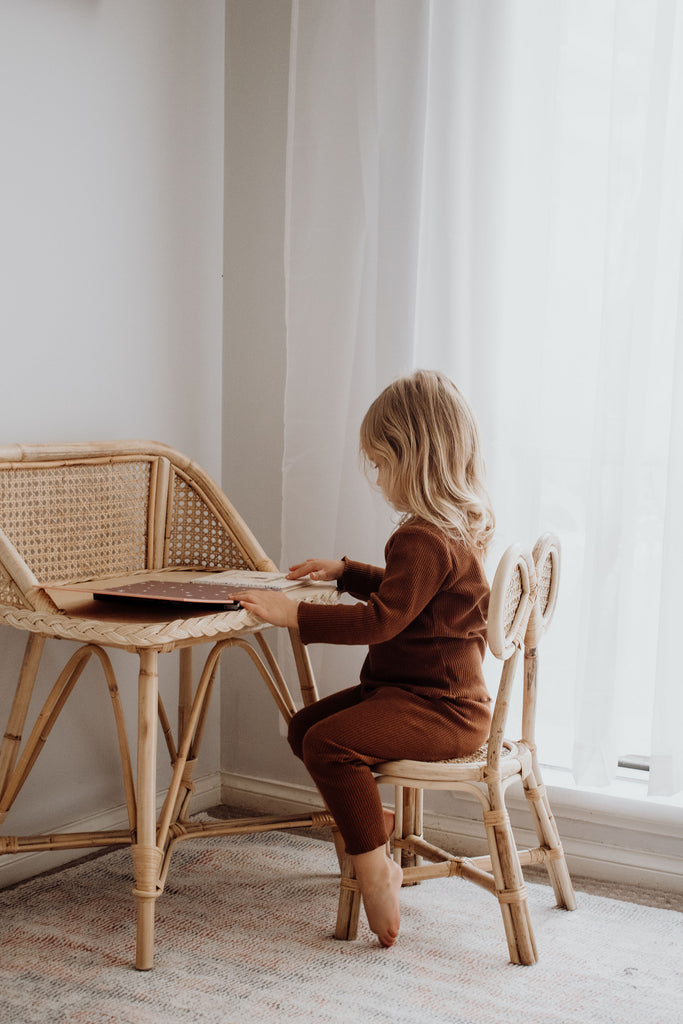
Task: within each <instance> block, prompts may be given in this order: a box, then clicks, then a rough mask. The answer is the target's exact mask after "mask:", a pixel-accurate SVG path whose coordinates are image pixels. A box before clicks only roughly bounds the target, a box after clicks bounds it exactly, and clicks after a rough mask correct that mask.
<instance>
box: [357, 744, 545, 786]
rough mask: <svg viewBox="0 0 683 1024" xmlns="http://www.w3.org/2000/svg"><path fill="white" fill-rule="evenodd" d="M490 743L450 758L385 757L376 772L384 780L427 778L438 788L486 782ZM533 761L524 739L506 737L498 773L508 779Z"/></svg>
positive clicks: (377, 766) (420, 780)
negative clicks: (470, 752)
mask: <svg viewBox="0 0 683 1024" xmlns="http://www.w3.org/2000/svg"><path fill="white" fill-rule="evenodd" d="M487 756H488V743H484V744H482V746H481V747H479V749H478V750H475V751H474V753H472V754H467V755H466V756H465V757H452V758H449V759H448V760H447V761H409V760H407V759H404V760H400V761H383V762H382V763H381V764H378V765H375V768H374V770H375V772H376V773H377V774H379V775H380V776H382V780H381V781H389V779H391V780H394V779H396V780H398V779H401V780H403V784H404V785H406V786H407V785H410V783H411V782H415V783H419V782H425V783H427V786H426V787H425V788H430V787H431V784H434V785H433V788H439V786H438V783H440V782H443V783H452V782H458V781H462V782H484V781H485V780H486V776H487ZM527 764H529V765H530V764H531V755H530V753H529V750H528V748H527V747H526V746H525V745H524V744H522V743H513V742H512V741H511V740H504V742H503V746H502V749H501V752H500V762H499V767H498V770H499V773H500V776H501V778H503V779H506V778H509V777H510V776H512V775H518V774H519V773H520V769H521V767H522V766H526V765H527Z"/></svg>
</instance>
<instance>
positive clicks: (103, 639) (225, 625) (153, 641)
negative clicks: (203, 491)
mask: <svg viewBox="0 0 683 1024" xmlns="http://www.w3.org/2000/svg"><path fill="white" fill-rule="evenodd" d="M336 600H337V595H336V592H335V591H332V590H329V591H327V590H324V589H322V588H321V590H320V592H319V593H316V597H315V603H316V604H334V603H335V602H336ZM0 622H2V623H4V624H5V625H7V626H13V627H14V628H15V629H24V630H28V631H29V632H32V633H41V634H43V635H44V636H51V637H60V638H61V639H63V640H78V641H80V642H81V643H97V644H104V645H107V644H111V645H112V646H114V647H165V646H166V645H171V646H172V645H174V644H176V643H177V642H179V641H183V640H203V639H211V638H212V637H215V636H219V635H221V634H225V633H252V632H255V631H258V630H259V629H261V628H264V626H265V623H263V622H262V621H261V620H260V619H258V618H257V617H256V616H255V615H250V614H249V612H246V611H238V612H216V613H214V614H213V615H202V616H200V617H197V618H188V619H174V620H173V621H171V622H154V623H150V622H139V623H138V622H134V623H131V622H110V621H104V620H99V619H84V618H77V617H76V616H71V615H55V614H54V613H50V612H40V611H28V610H25V609H21V608H12V607H7V606H6V607H4V608H2V607H0Z"/></svg>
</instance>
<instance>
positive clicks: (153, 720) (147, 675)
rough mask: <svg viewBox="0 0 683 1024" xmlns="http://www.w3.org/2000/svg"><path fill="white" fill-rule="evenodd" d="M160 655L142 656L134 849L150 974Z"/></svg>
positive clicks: (142, 942) (139, 954) (140, 960)
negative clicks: (158, 666)
mask: <svg viewBox="0 0 683 1024" xmlns="http://www.w3.org/2000/svg"><path fill="white" fill-rule="evenodd" d="M157 662H158V653H157V651H146V650H145V651H141V652H140V677H139V682H138V765H137V776H138V778H137V827H136V837H135V838H136V842H135V845H134V846H133V847H132V854H133V867H134V871H135V889H134V890H133V892H134V894H135V897H136V899H137V948H136V957H135V966H136V967H137V968H138V970H140V971H147V970H149V969H150V968H151V967H152V964H153V962H154V908H155V903H156V899H157V896H158V894H159V889H158V882H159V871H160V869H161V861H162V856H163V855H162V852H161V850H160V849H159V848H158V846H157V835H156V832H157V826H156V770H157V702H158V697H159V679H158V674H157V672H158V668H157Z"/></svg>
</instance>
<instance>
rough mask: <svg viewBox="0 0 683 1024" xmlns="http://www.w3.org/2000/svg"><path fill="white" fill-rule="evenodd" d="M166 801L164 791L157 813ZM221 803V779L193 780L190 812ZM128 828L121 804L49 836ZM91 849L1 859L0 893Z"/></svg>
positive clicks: (216, 775)
mask: <svg viewBox="0 0 683 1024" xmlns="http://www.w3.org/2000/svg"><path fill="white" fill-rule="evenodd" d="M165 797H166V791H165V790H164V791H163V792H160V793H158V794H157V810H161V806H162V804H163V802H164V799H165ZM220 802H221V777H220V774H219V772H213V773H212V774H211V775H205V776H203V777H201V778H198V779H195V792H194V796H193V798H192V811H193V812H194V811H205V810H206V809H207V808H208V807H214V806H216V805H217V804H219V803H220ZM127 827H128V814H127V812H126V805H125V804H120V805H119V806H118V807H112V808H110V809H109V810H106V811H103V812H101V813H99V814H94V815H90V816H89V817H87V818H80V819H78V820H77V821H70V822H68V823H67V824H65V825H62V826H60V827H59V828H54V829H51V830H50V831H51V832H91V831H92V832H94V831H99V830H100V829H122V828H127ZM92 852H93V850H92V849H85V850H55V851H51V850H46V851H40V852H37V853H11V854H6V855H3V856H1V857H0V889H4V888H5V887H6V886H8V885H14V884H15V883H16V882H23V881H25V880H26V879H27V878H34V877H35V876H36V875H39V874H42V873H43V872H44V871H51V870H53V869H54V868H59V867H63V866H64V865H65V864H70V863H71V862H72V861H75V860H80V859H81V858H82V857H83V856H86V855H87V854H89V853H92Z"/></svg>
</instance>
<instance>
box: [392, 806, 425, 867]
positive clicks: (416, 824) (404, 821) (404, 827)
mask: <svg viewBox="0 0 683 1024" xmlns="http://www.w3.org/2000/svg"><path fill="white" fill-rule="evenodd" d="M399 804H400V806H401V815H400V819H397V820H400V829H398V830H397V832H398V835H399V838H400V839H407V837H408V836H418V837H419V838H420V839H422V790H421V789H412V788H409V787H406V786H397V787H396V797H395V805H396V806H397V807H398V806H399ZM421 863H422V858H421V857H420V856H419V855H418V854H415V853H413V851H412V850H409V849H406V848H402V849H401V867H402V868H412V867H415V866H417V865H419V864H421ZM403 884H404V885H405V886H408V885H419V884H420V883H419V882H404V883H403Z"/></svg>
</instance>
